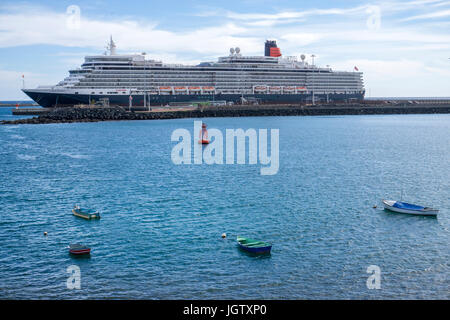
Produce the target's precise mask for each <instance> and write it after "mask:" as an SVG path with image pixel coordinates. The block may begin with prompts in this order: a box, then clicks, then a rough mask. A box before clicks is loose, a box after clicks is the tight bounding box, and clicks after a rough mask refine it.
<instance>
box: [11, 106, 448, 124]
mask: <svg viewBox="0 0 450 320" xmlns="http://www.w3.org/2000/svg"><path fill="white" fill-rule="evenodd" d="M433 113H450V104H448V105H432V104H430V105H395V106H391V105H386V104H382V105H381V104H380V105H373V104H370V105H368V104H364V103H354V104H323V105H314V106H312V105H309V106H305V105H254V106H249V105H242V106H222V107H202V108H193V107H191V108H184V109H179V110H177V109H169V108H159V109H155V110H153V111H147V112H134V111H131V112H130V111H128V110H126V109H124V108H121V107H109V108H75V107H74V108H58V109H53V110H51V111H50V112H48V113H47V114H42V115H40V116H39V117H34V118H27V119H18V120H10V121H2V123H3V124H45V123H70V122H97V121H119V120H158V119H161V120H162V119H177V118H206V117H252V116H325V115H371V114H433Z"/></svg>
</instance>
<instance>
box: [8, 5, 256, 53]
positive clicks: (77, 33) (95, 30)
mask: <svg viewBox="0 0 450 320" xmlns="http://www.w3.org/2000/svg"><path fill="white" fill-rule="evenodd" d="M67 19H68V16H67V15H66V14H65V13H60V12H54V11H50V10H47V9H44V8H23V7H20V10H19V9H18V8H16V7H10V8H9V10H8V11H7V12H3V13H0V47H15V46H21V45H34V44H49V45H60V46H67V47H91V48H102V47H104V44H105V42H106V40H107V39H108V38H109V36H110V35H111V34H112V35H113V36H114V39H115V41H116V42H117V44H118V45H119V49H122V50H132V51H137V50H139V51H140V50H146V51H148V52H152V51H155V52H163V53H165V52H167V53H170V52H180V51H188V50H191V51H192V52H195V53H202V54H206V55H208V54H220V53H223V52H226V51H225V50H226V49H227V48H228V47H230V46H235V45H238V46H241V47H243V48H245V49H248V50H249V51H252V50H255V49H256V47H259V46H260V40H259V39H257V38H254V37H246V36H244V33H245V32H246V31H247V30H246V29H245V28H244V27H242V26H237V25H236V24H234V23H225V24H223V25H217V26H214V27H207V28H202V29H197V30H194V31H189V32H181V33H175V32H171V31H167V30H162V29H159V28H158V27H157V26H156V25H155V24H154V23H146V24H143V23H141V24H139V23H137V22H135V21H131V20H128V21H127V20H124V21H100V20H95V19H90V18H87V17H84V16H83V15H81V20H80V24H79V29H76V30H74V29H73V28H70V27H68V25H67V21H68V20H67ZM193 44H194V45H193Z"/></svg>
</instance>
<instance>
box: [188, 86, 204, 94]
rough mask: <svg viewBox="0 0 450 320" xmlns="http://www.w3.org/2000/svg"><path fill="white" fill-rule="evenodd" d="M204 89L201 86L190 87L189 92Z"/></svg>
mask: <svg viewBox="0 0 450 320" xmlns="http://www.w3.org/2000/svg"><path fill="white" fill-rule="evenodd" d="M201 91H202V88H200V87H189V93H199V92H201Z"/></svg>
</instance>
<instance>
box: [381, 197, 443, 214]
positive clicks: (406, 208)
mask: <svg viewBox="0 0 450 320" xmlns="http://www.w3.org/2000/svg"><path fill="white" fill-rule="evenodd" d="M381 201H382V202H383V205H384V208H385V209H387V210H390V211H394V212H399V213H407V214H415V215H421V216H436V215H437V214H438V212H439V210H438V209H433V208H429V207H422V206H418V205H415V204H411V203H406V202H402V201H395V200H381Z"/></svg>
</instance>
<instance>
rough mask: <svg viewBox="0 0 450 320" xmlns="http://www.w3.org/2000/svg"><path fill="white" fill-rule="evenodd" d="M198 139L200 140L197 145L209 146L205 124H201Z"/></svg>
mask: <svg viewBox="0 0 450 320" xmlns="http://www.w3.org/2000/svg"><path fill="white" fill-rule="evenodd" d="M198 137H199V139H200V140H198V143H200V144H209V140H208V130H206V124H205V123H203V124H202V130H200V132H199V135H198Z"/></svg>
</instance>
